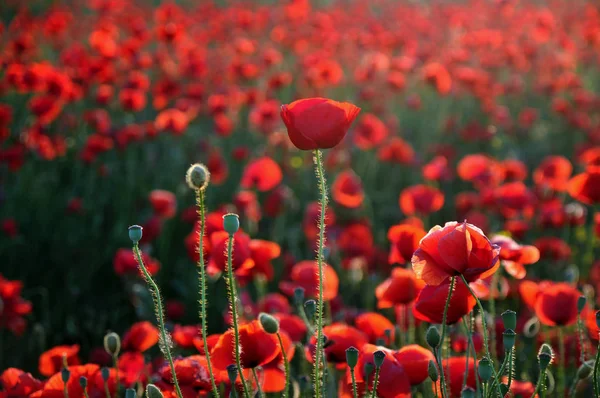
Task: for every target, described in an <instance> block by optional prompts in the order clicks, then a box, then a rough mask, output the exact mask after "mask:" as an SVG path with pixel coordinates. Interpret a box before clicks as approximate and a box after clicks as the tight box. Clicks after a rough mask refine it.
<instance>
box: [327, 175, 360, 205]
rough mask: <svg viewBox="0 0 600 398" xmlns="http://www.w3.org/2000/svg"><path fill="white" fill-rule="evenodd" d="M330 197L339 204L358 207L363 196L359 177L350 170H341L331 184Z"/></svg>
mask: <svg viewBox="0 0 600 398" xmlns="http://www.w3.org/2000/svg"><path fill="white" fill-rule="evenodd" d="M331 197H332V199H333V201H334V202H336V203H337V204H339V205H340V206H344V207H347V208H350V209H354V208H357V207H360V205H362V203H363V200H364V198H365V193H364V191H363V187H362V181H361V180H360V177H359V176H358V175H356V173H354V172H353V171H352V170H345V171H342V172H341V173H340V174H338V175H337V177H336V179H335V181H334V182H333V184H332V185H331Z"/></svg>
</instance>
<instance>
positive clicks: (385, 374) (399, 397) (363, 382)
mask: <svg viewBox="0 0 600 398" xmlns="http://www.w3.org/2000/svg"><path fill="white" fill-rule="evenodd" d="M375 351H383V352H384V353H385V360H384V361H383V364H382V365H381V368H380V369H379V383H378V384H377V391H376V394H377V396H378V397H380V398H408V397H410V396H411V389H410V380H409V378H408V375H407V373H406V371H405V370H404V367H403V366H402V365H401V364H400V362H398V361H397V360H396V358H395V357H394V353H393V351H391V350H389V349H387V348H385V347H378V346H376V345H372V344H365V345H364V346H363V347H362V348H361V349H360V351H359V355H358V363H357V365H356V367H355V370H354V373H355V377H356V386H357V390H358V395H359V396H361V397H362V396H363V395H364V393H365V392H366V391H367V390H370V389H371V388H372V387H373V381H374V378H375V372H371V374H370V375H369V376H368V377H367V375H366V374H365V365H366V364H367V363H370V364H372V365H373V367H375V365H374V363H375V361H374V358H373V354H374V353H375ZM346 383H347V384H349V385H352V378H351V376H350V370H349V369H347V370H346Z"/></svg>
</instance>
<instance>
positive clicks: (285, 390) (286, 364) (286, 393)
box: [277, 332, 290, 398]
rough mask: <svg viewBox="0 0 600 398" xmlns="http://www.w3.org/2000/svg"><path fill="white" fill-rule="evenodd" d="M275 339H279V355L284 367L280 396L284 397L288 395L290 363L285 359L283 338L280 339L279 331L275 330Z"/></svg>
mask: <svg viewBox="0 0 600 398" xmlns="http://www.w3.org/2000/svg"><path fill="white" fill-rule="evenodd" d="M277 339H278V340H279V347H281V356H282V357H283V366H284V369H285V387H284V389H283V395H282V398H286V397H287V396H288V389H289V388H290V364H289V362H288V359H287V354H286V352H285V346H284V345H283V340H282V339H281V333H279V332H277Z"/></svg>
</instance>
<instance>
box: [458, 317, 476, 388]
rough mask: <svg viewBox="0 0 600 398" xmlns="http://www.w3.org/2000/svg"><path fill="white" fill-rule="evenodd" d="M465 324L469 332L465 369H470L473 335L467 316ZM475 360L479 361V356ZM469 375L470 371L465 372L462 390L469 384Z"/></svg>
mask: <svg viewBox="0 0 600 398" xmlns="http://www.w3.org/2000/svg"><path fill="white" fill-rule="evenodd" d="M463 326H464V327H465V332H466V334H467V351H466V357H467V359H466V365H465V369H469V355H470V354H471V343H472V342H473V338H472V337H471V328H470V327H469V325H468V324H467V320H466V319H465V317H463ZM474 360H475V361H476V362H477V358H474ZM468 375H469V372H465V375H464V377H463V384H462V388H461V391H462V390H464V389H465V387H466V386H467V376H468Z"/></svg>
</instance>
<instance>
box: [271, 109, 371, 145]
mask: <svg viewBox="0 0 600 398" xmlns="http://www.w3.org/2000/svg"><path fill="white" fill-rule="evenodd" d="M359 112H360V108H358V107H356V106H354V105H352V104H350V103H347V102H336V101H333V100H330V99H326V98H306V99H302V100H298V101H295V102H292V103H291V104H289V105H283V106H282V107H281V118H282V119H283V122H284V123H285V126H286V127H287V130H288V135H289V137H290V140H291V141H292V143H293V144H294V145H295V146H296V147H297V148H298V149H302V150H313V149H328V148H333V147H334V146H336V145H337V144H338V143H339V142H340V141H341V140H342V139H343V138H344V136H345V135H346V133H347V131H348V128H349V127H350V125H351V124H352V122H353V121H354V119H355V118H356V116H357V115H358V113H359Z"/></svg>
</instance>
